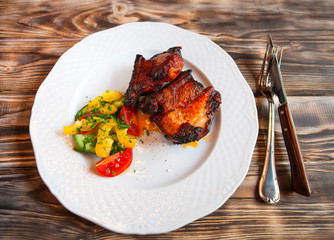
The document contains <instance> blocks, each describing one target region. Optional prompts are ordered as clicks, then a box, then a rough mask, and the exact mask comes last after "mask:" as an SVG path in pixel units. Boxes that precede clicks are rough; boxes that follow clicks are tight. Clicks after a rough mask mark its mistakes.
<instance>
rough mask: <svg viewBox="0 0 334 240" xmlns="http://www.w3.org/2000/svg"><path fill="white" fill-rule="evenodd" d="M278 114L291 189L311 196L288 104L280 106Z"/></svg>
mask: <svg viewBox="0 0 334 240" xmlns="http://www.w3.org/2000/svg"><path fill="white" fill-rule="evenodd" d="M278 113H279V118H280V122H281V127H282V133H283V137H284V142H285V146H286V149H287V152H288V156H289V161H290V168H291V181H292V186H293V189H294V191H295V192H297V193H299V194H301V195H304V196H308V197H309V196H311V188H310V184H309V182H308V180H307V175H306V169H305V165H304V160H303V156H302V152H301V149H300V146H299V142H298V137H297V134H296V130H295V127H294V124H293V120H292V116H291V114H290V110H289V106H288V103H285V104H282V105H280V106H279V107H278Z"/></svg>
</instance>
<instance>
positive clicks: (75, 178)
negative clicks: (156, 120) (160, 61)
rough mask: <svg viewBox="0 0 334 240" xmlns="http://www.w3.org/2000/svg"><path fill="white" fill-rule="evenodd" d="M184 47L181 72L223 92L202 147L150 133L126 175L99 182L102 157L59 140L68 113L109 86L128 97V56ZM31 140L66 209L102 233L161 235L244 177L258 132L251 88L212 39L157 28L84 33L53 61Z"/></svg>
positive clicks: (215, 203)
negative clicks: (190, 73)
mask: <svg viewBox="0 0 334 240" xmlns="http://www.w3.org/2000/svg"><path fill="white" fill-rule="evenodd" d="M173 46H181V47H182V55H183V58H184V60H185V68H184V69H187V68H191V69H193V75H194V78H195V79H197V80H199V81H201V82H202V83H203V84H204V85H205V86H209V85H213V86H214V87H215V89H217V90H218V91H219V92H220V93H221V95H222V104H221V109H220V110H219V112H218V114H217V115H216V118H215V121H214V123H213V125H212V129H211V132H210V133H209V135H208V137H206V138H205V139H204V140H201V141H200V142H199V146H198V147H196V148H194V147H187V148H184V147H183V146H182V145H173V144H171V143H169V142H168V141H166V140H165V139H164V138H163V137H162V136H161V135H159V134H157V133H153V134H152V135H150V136H143V137H142V139H141V140H142V141H137V146H136V148H135V150H134V160H133V163H132V165H131V167H130V168H129V170H127V171H126V172H125V173H123V174H122V175H120V176H117V177H115V178H104V177H101V176H100V175H99V174H98V173H97V172H96V170H95V163H96V162H97V161H98V160H99V159H98V158H96V157H94V156H93V155H90V154H82V153H77V152H75V151H73V150H72V147H73V145H74V143H73V139H72V137H69V136H65V135H64V134H63V133H62V129H63V126H64V125H70V124H72V123H73V117H74V115H75V113H76V112H77V111H78V110H79V109H80V108H81V107H82V106H83V105H84V104H86V103H87V102H88V100H90V99H93V98H94V97H96V96H97V95H100V94H101V93H102V92H104V91H105V90H107V89H110V90H118V91H121V92H125V90H126V88H127V86H128V83H129V80H130V77H131V73H132V68H133V63H134V59H135V55H136V54H137V53H140V54H143V55H144V56H145V57H147V58H149V57H151V56H152V55H153V54H155V53H159V52H162V51H166V50H167V49H168V48H170V47H173ZM30 134H31V139H32V143H33V147H34V151H35V157H36V162H37V167H38V170H39V173H40V175H41V177H42V179H43V180H44V182H45V183H46V185H47V186H48V187H49V189H50V191H51V192H52V193H53V194H54V195H55V196H56V197H57V198H58V200H59V201H60V202H61V203H62V204H63V205H64V206H65V207H66V208H67V209H69V210H70V211H71V212H73V213H75V214H77V215H79V216H82V217H84V218H86V219H88V220H90V221H92V222H94V223H97V224H99V225H101V226H103V227H105V228H107V229H109V230H112V231H115V232H120V233H131V234H154V233H164V232H168V231H172V230H175V229H177V228H179V227H182V226H184V225H186V224H188V223H190V222H192V221H194V220H196V219H199V218H201V217H203V216H205V215H208V214H210V213H211V212H213V211H215V210H216V209H218V208H219V207H220V206H222V204H223V203H224V202H225V201H226V200H227V199H228V198H229V197H230V196H231V195H232V194H233V193H234V191H235V190H236V189H237V187H238V186H239V185H240V184H241V182H242V181H243V179H244V178H245V176H246V174H247V171H248V168H249V164H250V161H251V157H252V153H253V149H254V146H255V142H256V139H257V134H258V121H257V111H256V106H255V101H254V97H253V94H252V91H251V89H250V88H249V86H248V85H247V83H246V81H245V79H244V78H243V76H242V75H241V73H240V71H239V69H238V68H237V66H236V64H235V63H234V61H233V60H232V58H231V57H230V56H229V55H228V54H227V53H226V52H225V51H224V50H222V49H221V48H220V47H219V46H218V45H216V44H215V43H213V42H212V41H210V40H209V39H207V38H205V37H203V36H201V35H199V34H196V33H193V32H189V31H187V30H184V29H181V28H178V27H175V26H173V25H169V24H164V23H151V22H144V23H139V22H138V23H129V24H124V25H121V26H118V27H114V28H112V29H108V30H105V31H101V32H98V33H95V34H92V35H90V36H89V37H87V38H85V39H83V40H82V41H81V42H79V43H77V44H76V45H75V46H73V47H72V48H71V49H69V50H68V51H67V52H66V53H64V54H63V56H62V57H60V59H59V60H58V62H57V63H56V65H55V66H54V68H53V69H52V71H51V72H50V74H49V75H48V76H47V78H46V79H45V81H44V82H43V83H42V85H41V86H40V88H39V90H38V92H37V95H36V98H35V103H34V106H33V109H32V115H31V120H30Z"/></svg>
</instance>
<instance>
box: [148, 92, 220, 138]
mask: <svg viewBox="0 0 334 240" xmlns="http://www.w3.org/2000/svg"><path fill="white" fill-rule="evenodd" d="M220 103H221V95H220V93H219V92H218V91H216V90H214V88H213V87H208V88H205V89H204V90H203V91H202V93H201V94H200V95H199V96H198V97H197V98H196V99H194V101H192V102H191V103H189V104H188V105H187V106H185V107H178V108H176V109H173V110H170V111H168V112H163V113H158V114H154V115H152V116H151V118H150V119H151V121H152V122H154V123H155V124H156V125H157V126H158V127H159V129H160V131H161V132H162V133H163V134H165V137H166V138H167V139H170V140H171V141H173V142H174V143H176V144H184V143H189V142H193V141H198V140H200V139H201V138H202V137H204V136H205V135H206V134H207V133H208V132H209V131H210V127H211V124H212V119H213V117H214V115H215V114H216V112H217V111H218V109H219V105H220Z"/></svg>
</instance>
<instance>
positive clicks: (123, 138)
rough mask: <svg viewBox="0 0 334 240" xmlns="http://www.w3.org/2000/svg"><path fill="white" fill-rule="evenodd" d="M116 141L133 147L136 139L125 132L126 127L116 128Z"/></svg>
mask: <svg viewBox="0 0 334 240" xmlns="http://www.w3.org/2000/svg"><path fill="white" fill-rule="evenodd" d="M116 135H117V139H118V141H119V142H120V143H121V144H122V145H124V147H127V148H134V147H135V146H136V139H135V138H134V137H132V136H130V135H129V134H128V133H127V129H118V128H117V129H116Z"/></svg>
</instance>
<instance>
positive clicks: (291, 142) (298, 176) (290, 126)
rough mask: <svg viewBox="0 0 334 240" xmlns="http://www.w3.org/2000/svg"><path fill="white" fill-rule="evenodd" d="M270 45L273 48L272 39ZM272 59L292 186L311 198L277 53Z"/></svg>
mask: <svg viewBox="0 0 334 240" xmlns="http://www.w3.org/2000/svg"><path fill="white" fill-rule="evenodd" d="M270 44H271V45H272V47H273V43H272V39H271V37H270ZM272 57H273V58H272V67H271V69H270V75H271V78H272V80H273V81H272V82H273V92H274V93H275V94H276V96H277V97H278V100H279V102H280V105H279V107H278V115H279V118H280V122H281V127H282V134H283V138H284V142H285V146H286V148H287V152H288V156H289V161H290V168H291V181H292V186H293V189H294V191H295V192H297V193H299V194H301V195H304V196H308V197H309V196H311V188H310V184H309V181H308V179H307V174H306V169H305V165H304V160H303V156H302V152H301V149H300V146H299V141H298V137H297V134H296V130H295V126H294V123H293V119H292V116H291V113H290V110H289V105H288V99H287V95H286V92H285V90H284V86H283V78H282V75H281V70H280V64H279V61H278V60H277V56H276V54H275V53H273V56H272Z"/></svg>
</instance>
